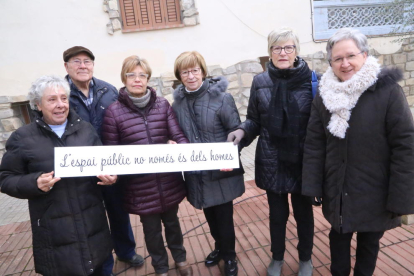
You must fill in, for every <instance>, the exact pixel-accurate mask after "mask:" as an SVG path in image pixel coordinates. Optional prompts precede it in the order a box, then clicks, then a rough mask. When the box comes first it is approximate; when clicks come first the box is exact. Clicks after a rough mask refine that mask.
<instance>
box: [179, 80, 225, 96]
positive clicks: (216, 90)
mask: <svg viewBox="0 0 414 276" xmlns="http://www.w3.org/2000/svg"><path fill="white" fill-rule="evenodd" d="M204 81H208V82H209V87H208V93H209V94H210V95H211V96H212V97H215V96H218V95H219V94H220V93H223V92H226V90H227V87H228V86H229V81H228V80H227V79H226V77H223V76H219V77H214V78H211V79H205V80H204ZM184 92H185V87H184V85H183V84H181V85H180V86H178V87H177V88H176V89H175V90H174V94H173V96H174V101H181V100H182V99H183V98H184V97H185V94H184Z"/></svg>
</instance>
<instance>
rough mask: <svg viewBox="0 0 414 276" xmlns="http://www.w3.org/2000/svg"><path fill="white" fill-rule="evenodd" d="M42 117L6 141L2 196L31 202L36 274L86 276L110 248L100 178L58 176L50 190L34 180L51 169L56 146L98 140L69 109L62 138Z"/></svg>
mask: <svg viewBox="0 0 414 276" xmlns="http://www.w3.org/2000/svg"><path fill="white" fill-rule="evenodd" d="M40 118H41V116H40V117H37V118H36V120H35V122H33V123H31V124H29V125H26V126H23V127H21V128H19V129H18V130H16V131H15V132H14V133H13V134H12V135H11V136H10V138H9V140H8V141H7V144H6V150H7V152H6V154H5V155H4V157H3V160H2V162H1V166H0V184H1V192H2V193H5V194H8V195H10V196H13V197H17V198H23V199H29V212H30V220H31V226H32V232H33V256H34V263H35V269H36V272H37V273H40V274H43V275H53V276H62V275H68V276H69V275H70V276H75V275H76V276H84V275H89V274H92V273H93V270H94V269H95V268H96V267H100V266H102V264H103V262H104V261H105V259H106V258H107V257H108V256H109V254H110V253H111V250H112V242H111V236H110V233H109V228H108V223H107V219H106V214H105V208H104V206H103V201H102V195H101V191H100V189H99V186H98V185H97V182H98V178H95V177H73V178H71V177H68V178H62V179H61V180H59V181H58V182H56V184H55V185H54V187H53V189H52V190H50V191H49V192H43V191H41V190H40V189H38V187H37V178H38V177H39V176H40V175H41V174H42V173H48V172H51V171H53V170H54V169H53V168H54V163H53V162H54V147H66V146H94V145H100V144H101V142H100V140H99V137H98V135H97V134H96V132H95V130H94V128H93V127H92V125H90V124H89V123H87V122H85V121H83V120H82V119H81V118H80V117H79V116H78V115H77V114H76V113H75V112H74V111H72V110H71V111H70V113H69V117H68V123H67V126H66V131H65V133H64V134H63V136H62V138H59V137H58V136H57V135H56V134H55V133H54V132H53V131H52V130H51V129H50V127H49V126H48V125H47V124H45V123H44V122H43V120H42V119H40Z"/></svg>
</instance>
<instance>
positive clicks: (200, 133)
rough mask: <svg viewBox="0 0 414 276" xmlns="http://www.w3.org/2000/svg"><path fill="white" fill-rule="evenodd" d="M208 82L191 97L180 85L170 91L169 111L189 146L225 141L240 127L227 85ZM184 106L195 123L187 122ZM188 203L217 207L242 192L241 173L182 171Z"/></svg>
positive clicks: (222, 81) (186, 112)
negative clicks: (171, 107)
mask: <svg viewBox="0 0 414 276" xmlns="http://www.w3.org/2000/svg"><path fill="white" fill-rule="evenodd" d="M206 81H207V82H209V83H208V85H207V89H206V90H205V91H203V92H202V93H201V94H199V95H197V96H196V97H193V96H192V95H189V94H188V93H187V94H186V93H185V92H184V91H185V88H184V86H182V85H181V86H179V87H178V88H177V89H176V90H175V91H174V103H173V108H174V111H175V113H176V114H177V118H178V122H179V123H180V126H181V127H182V129H183V131H184V133H185V135H186V136H187V137H188V140H190V142H191V143H214V142H226V141H227V135H228V133H230V132H231V131H233V130H235V129H236V128H237V127H238V125H239V124H240V117H239V112H238V111H237V107H236V104H235V103H234V99H233V97H232V96H231V94H229V93H226V92H225V91H226V89H227V85H228V82H227V80H226V78H224V77H219V78H217V79H215V80H210V81H209V80H205V82H206ZM188 104H190V105H192V106H193V110H194V115H195V122H196V124H197V126H195V125H194V123H193V122H192V120H191V117H190V111H189V108H188ZM184 175H185V183H186V185H187V190H188V195H187V199H188V201H189V202H190V203H191V204H192V205H193V206H194V207H195V208H198V209H202V208H208V207H211V206H216V205H220V204H223V203H226V202H229V201H232V200H233V199H235V198H237V197H239V196H241V195H242V194H243V193H244V180H243V172H240V173H239V174H236V175H232V174H230V173H228V172H219V171H218V170H211V171H201V172H185V173H184Z"/></svg>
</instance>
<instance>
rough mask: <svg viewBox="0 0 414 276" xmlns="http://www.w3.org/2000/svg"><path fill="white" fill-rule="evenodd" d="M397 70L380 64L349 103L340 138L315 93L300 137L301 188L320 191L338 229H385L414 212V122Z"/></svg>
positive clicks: (326, 212) (327, 214) (308, 192)
mask: <svg viewBox="0 0 414 276" xmlns="http://www.w3.org/2000/svg"><path fill="white" fill-rule="evenodd" d="M398 77H399V74H397V72H396V71H395V70H384V69H383V71H382V72H381V73H380V75H379V76H378V80H377V82H376V83H375V84H374V85H372V86H371V87H370V88H368V89H367V90H366V91H365V92H364V93H363V94H362V95H361V97H360V98H359V100H358V102H357V104H356V106H355V107H354V108H353V109H352V114H351V118H350V120H349V128H348V129H347V131H346V136H345V138H344V139H340V138H338V137H335V136H333V135H332V134H331V133H330V132H329V131H328V129H327V125H328V123H329V121H330V118H331V113H330V112H329V111H328V110H327V109H326V108H325V106H324V104H323V101H322V98H321V97H320V96H319V95H318V96H317V97H316V98H315V100H314V101H313V104H312V112H311V117H310V120H309V124H308V130H307V137H306V143H305V154H304V161H303V162H304V168H303V187H302V193H303V194H304V195H307V196H322V198H323V204H322V205H323V206H322V210H323V214H324V216H325V218H326V219H327V220H328V221H329V223H330V224H331V225H332V228H333V229H335V230H336V231H337V232H339V231H340V228H342V231H343V233H348V232H370V231H385V230H388V229H391V228H394V227H396V226H398V225H399V224H400V219H399V218H398V217H396V214H399V215H402V214H412V213H414V125H413V119H412V114H411V112H410V108H409V106H408V104H407V100H406V98H405V96H404V92H403V91H402V89H401V87H400V86H399V85H398V84H397V83H396V81H398Z"/></svg>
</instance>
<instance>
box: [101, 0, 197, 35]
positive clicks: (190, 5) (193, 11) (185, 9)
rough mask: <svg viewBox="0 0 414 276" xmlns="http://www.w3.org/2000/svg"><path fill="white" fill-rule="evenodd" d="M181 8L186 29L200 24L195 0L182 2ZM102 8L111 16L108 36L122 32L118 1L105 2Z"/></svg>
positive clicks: (105, 0)
mask: <svg viewBox="0 0 414 276" xmlns="http://www.w3.org/2000/svg"><path fill="white" fill-rule="evenodd" d="M180 7H181V18H182V21H183V24H184V26H185V27H187V26H195V25H197V24H200V19H199V16H198V10H197V8H196V6H195V2H194V0H180ZM102 8H103V11H104V12H106V13H108V16H109V22H108V23H107V24H106V31H107V32H108V34H110V35H113V34H114V32H116V31H120V30H122V16H121V10H120V8H119V2H118V0H104V1H103V6H102Z"/></svg>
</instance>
